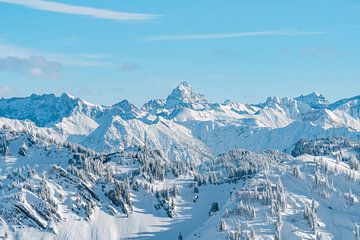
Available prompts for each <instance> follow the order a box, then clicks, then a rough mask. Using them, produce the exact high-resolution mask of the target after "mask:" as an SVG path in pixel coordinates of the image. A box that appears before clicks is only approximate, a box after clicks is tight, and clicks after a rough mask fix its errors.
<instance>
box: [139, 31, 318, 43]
mask: <svg viewBox="0 0 360 240" xmlns="http://www.w3.org/2000/svg"><path fill="white" fill-rule="evenodd" d="M322 34H325V32H323V31H256V32H236V33H213V34H182V35H160V36H150V37H144V38H142V39H141V40H142V41H190V40H207V39H223V38H241V37H255V36H285V37H293V36H309V35H322Z"/></svg>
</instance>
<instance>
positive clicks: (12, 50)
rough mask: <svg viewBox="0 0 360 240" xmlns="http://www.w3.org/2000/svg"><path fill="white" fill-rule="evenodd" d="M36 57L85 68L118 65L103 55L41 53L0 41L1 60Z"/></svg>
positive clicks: (115, 66)
mask: <svg viewBox="0 0 360 240" xmlns="http://www.w3.org/2000/svg"><path fill="white" fill-rule="evenodd" d="M34 55H40V56H44V57H46V59H49V60H52V61H55V62H59V63H61V65H63V66H65V67H67V66H84V67H111V68H117V67H118V64H116V63H114V62H113V61H111V60H109V59H108V58H110V55H108V54H103V53H96V54H92V53H86V54H85V53H84V54H65V53H54V52H47V51H41V50H38V49H32V48H26V47H21V46H15V45H11V44H8V43H6V42H2V41H1V40H0V59H1V58H7V57H15V58H30V57H31V56H34Z"/></svg>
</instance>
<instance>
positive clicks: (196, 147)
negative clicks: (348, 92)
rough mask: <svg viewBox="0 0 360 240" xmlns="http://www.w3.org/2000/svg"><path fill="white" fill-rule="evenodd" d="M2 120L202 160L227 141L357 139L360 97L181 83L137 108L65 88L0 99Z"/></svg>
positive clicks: (255, 146)
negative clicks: (241, 94)
mask: <svg viewBox="0 0 360 240" xmlns="http://www.w3.org/2000/svg"><path fill="white" fill-rule="evenodd" d="M0 124H2V125H6V126H8V127H10V128H13V129H23V130H27V131H35V132H37V131H39V132H43V133H44V134H49V135H50V136H51V137H53V138H56V139H58V140H68V141H71V142H76V143H79V144H82V145H84V146H86V147H89V148H93V149H95V150H97V151H101V152H109V151H114V150H119V149H124V148H126V147H130V146H135V145H143V144H145V141H146V144H148V145H151V146H153V147H156V148H157V149H159V150H160V151H162V153H163V154H164V156H166V157H168V158H169V159H171V160H184V159H186V160H192V161H196V162H201V161H203V160H206V159H208V158H209V157H211V156H212V155H213V154H219V153H223V152H226V151H228V150H230V149H233V148H238V147H241V148H247V149H251V150H265V149H270V148H271V149H278V150H281V151H285V152H290V151H291V148H293V146H294V144H295V143H296V142H297V141H299V140H300V139H312V138H316V137H327V136H346V137H348V138H351V139H359V138H360V96H356V97H353V98H347V99H341V100H338V101H336V102H334V103H329V101H327V100H326V99H325V98H324V96H322V95H321V94H319V93H310V94H308V95H301V96H299V97H296V98H287V97H285V98H280V97H269V98H267V99H266V101H265V102H264V103H259V104H242V103H234V102H231V101H229V100H228V101H225V102H224V103H211V102H209V101H208V100H207V99H206V98H205V96H204V95H202V94H198V93H194V92H193V90H192V87H191V85H190V84H189V83H187V82H182V83H181V84H180V85H179V86H177V87H176V88H175V89H174V90H173V91H172V92H171V93H170V95H169V96H168V97H167V98H166V99H154V100H150V101H149V102H147V103H145V104H144V105H143V106H142V107H141V108H137V107H136V106H135V105H133V104H131V103H129V102H128V101H127V100H123V101H121V102H119V103H116V104H114V105H112V106H100V105H95V104H91V103H88V102H86V101H84V100H82V99H80V98H77V97H73V96H71V95H69V94H66V93H64V94H62V95H61V96H55V95H53V94H45V95H34V94H33V95H31V96H30V97H24V98H10V99H1V100H0Z"/></svg>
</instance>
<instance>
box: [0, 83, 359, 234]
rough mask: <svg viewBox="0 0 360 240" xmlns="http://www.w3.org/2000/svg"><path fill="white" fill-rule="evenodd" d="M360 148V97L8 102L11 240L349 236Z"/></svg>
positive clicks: (6, 176) (5, 146)
mask: <svg viewBox="0 0 360 240" xmlns="http://www.w3.org/2000/svg"><path fill="white" fill-rule="evenodd" d="M359 146H360V96H356V97H352V98H348V99H341V100H339V101H336V102H333V103H330V102H329V101H327V100H326V99H325V97H324V96H322V95H321V94H318V93H311V94H308V95H302V96H299V97H296V98H287V97H284V98H279V97H269V98H267V99H266V101H265V102H263V103H259V104H242V103H234V102H231V101H229V100H227V101H225V102H224V103H212V102H209V101H208V100H207V99H206V98H205V96H204V95H202V94H198V93H195V92H194V91H193V89H192V87H191V85H190V84H188V83H187V82H183V83H181V84H180V85H179V86H177V87H176V88H175V89H174V90H173V91H172V92H171V93H170V95H169V96H168V97H167V98H166V99H155V100H150V101H149V102H147V103H145V104H144V105H143V106H142V107H140V108H138V107H136V106H135V105H133V104H131V103H129V102H128V101H127V100H123V101H121V102H119V103H116V104H114V105H112V106H100V105H96V104H91V103H89V102H87V101H85V100H82V99H80V98H77V97H73V96H71V95H69V94H62V95H61V96H55V95H53V94H46V95H31V96H30V97H24V98H10V99H0V156H1V157H0V190H1V191H2V192H1V194H0V238H1V237H3V238H8V239H41V238H43V239H81V237H82V239H177V238H178V239H183V238H184V239H185V238H186V239H211V237H213V239H280V238H281V239H300V238H303V239H312V238H317V239H351V238H353V236H356V229H357V228H356V226H357V225H356V224H360V208H359V207H360V206H359V204H358V200H357V196H358V195H359V194H360V189H359V185H358V184H359V179H360V172H359V170H360V164H359V161H358V158H359V156H360V151H359V149H360V148H359ZM317 209H318V210H317ZM354 212H355V213H354ZM356 212H357V213H356ZM303 215H304V216H303ZM332 215H334V216H337V217H338V218H339V221H333V220H332ZM350 223H351V224H352V225H351V224H350ZM350 225H351V226H350ZM354 228H355V233H354V232H353V231H354ZM104 229H105V230H104ZM357 231H359V230H357ZM357 234H359V233H357ZM358 237H359V236H358Z"/></svg>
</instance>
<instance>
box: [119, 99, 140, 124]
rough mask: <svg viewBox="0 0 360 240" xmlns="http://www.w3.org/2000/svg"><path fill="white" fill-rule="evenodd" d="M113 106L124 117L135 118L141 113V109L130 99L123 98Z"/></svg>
mask: <svg viewBox="0 0 360 240" xmlns="http://www.w3.org/2000/svg"><path fill="white" fill-rule="evenodd" d="M112 107H113V109H114V111H115V112H116V113H117V114H119V115H120V116H121V117H122V118H123V119H133V118H136V117H138V116H139V115H140V114H141V111H140V110H139V109H138V108H137V107H136V106H135V105H133V104H131V103H130V102H129V101H128V100H122V101H121V102H119V103H116V104H114V105H113V106H112Z"/></svg>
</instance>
